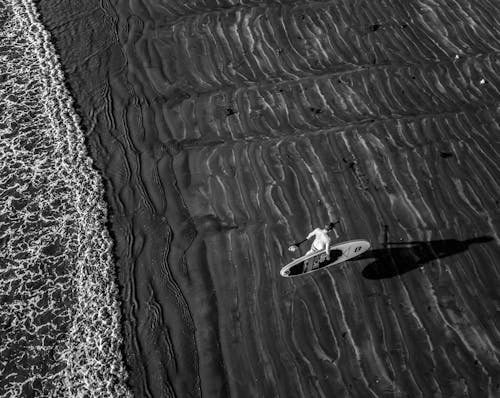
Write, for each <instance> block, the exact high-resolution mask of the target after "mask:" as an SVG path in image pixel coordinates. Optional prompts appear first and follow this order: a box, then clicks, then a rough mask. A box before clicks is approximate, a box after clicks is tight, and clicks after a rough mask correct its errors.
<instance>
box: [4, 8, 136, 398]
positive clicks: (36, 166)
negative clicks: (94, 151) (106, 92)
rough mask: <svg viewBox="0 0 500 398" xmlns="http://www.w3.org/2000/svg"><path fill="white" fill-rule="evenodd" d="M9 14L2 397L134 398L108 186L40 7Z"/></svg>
mask: <svg viewBox="0 0 500 398" xmlns="http://www.w3.org/2000/svg"><path fill="white" fill-rule="evenodd" d="M0 15H1V20H0V24H1V26H0V46H1V47H2V53H1V55H0V57H1V66H0V70H1V73H2V74H1V82H0V98H1V102H0V107H1V111H0V189H1V201H0V244H1V246H0V257H1V259H0V262H1V266H0V335H1V337H0V396H2V397H31V396H54V397H63V396H67V397H83V396H85V397H93V396H95V397H105V396H108V397H117V396H127V395H128V391H127V388H126V387H125V384H124V381H125V377H126V374H125V372H124V368H123V365H122V358H121V353H120V350H119V346H120V344H121V337H120V333H119V330H120V327H119V319H120V316H119V307H118V304H117V301H116V296H117V290H116V286H115V281H114V269H113V262H112V257H111V240H110V237H109V235H108V233H107V232H106V229H105V224H104V222H105V220H106V207H105V204H104V203H103V201H102V199H101V197H102V188H101V185H100V182H99V178H98V176H97V174H96V172H95V171H94V170H93V169H92V165H91V162H90V158H88V157H87V155H86V150H85V147H84V146H83V133H82V131H81V130H80V128H79V120H78V119H77V117H76V115H75V112H74V110H73V108H72V105H71V101H70V97H69V94H68V92H67V90H66V89H65V87H64V81H63V76H62V73H61V71H60V67H59V63H58V61H57V58H56V56H55V53H54V49H53V47H52V45H51V44H50V41H49V36H48V34H47V32H46V31H45V30H44V28H43V27H42V25H41V24H40V23H39V22H38V16H37V13H36V10H35V8H34V6H33V4H32V2H30V1H2V2H0Z"/></svg>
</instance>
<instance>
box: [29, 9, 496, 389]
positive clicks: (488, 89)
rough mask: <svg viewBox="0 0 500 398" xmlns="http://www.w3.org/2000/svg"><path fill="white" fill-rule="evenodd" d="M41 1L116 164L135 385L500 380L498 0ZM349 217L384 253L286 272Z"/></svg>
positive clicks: (108, 178)
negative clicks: (295, 250)
mask: <svg viewBox="0 0 500 398" xmlns="http://www.w3.org/2000/svg"><path fill="white" fill-rule="evenodd" d="M232 3H237V4H236V5H233V4H232ZM39 9H40V12H41V14H42V17H43V21H44V23H45V25H46V27H47V28H48V29H49V31H50V32H51V34H52V35H53V40H54V43H55V45H56V47H57V49H58V51H59V53H60V57H61V63H62V65H63V67H64V70H65V73H66V76H67V81H68V85H69V87H70V89H71V90H72V93H73V95H74V97H75V100H76V105H77V110H78V112H79V113H80V115H81V116H82V118H83V125H84V127H85V129H86V131H87V133H88V145H89V148H90V151H91V154H92V156H93V158H94V159H95V161H96V164H97V166H98V168H99V170H100V171H101V172H102V174H103V176H104V179H105V185H106V188H107V200H108V201H109V208H110V213H111V219H110V229H111V231H112V233H113V236H114V239H115V242H116V250H115V251H116V258H117V267H118V272H119V280H120V284H121V298H122V300H123V303H122V305H123V328H124V334H125V340H126V344H125V356H126V362H127V366H128V369H129V372H130V383H131V386H132V388H133V390H134V391H135V393H136V396H138V397H173V396H175V397H179V398H184V397H201V396H203V397H226V396H231V397H278V396H279V397H286V398H288V397H347V396H351V397H363V398H364V397H418V396H422V397H431V396H435V397H464V396H465V397H495V396H499V395H500V365H499V353H500V351H499V349H500V340H499V337H500V331H499V326H500V325H499V320H500V317H499V308H500V294H499V290H498V287H499V286H500V274H499V268H498V263H499V261H500V240H499V236H498V234H499V232H500V166H499V162H500V142H499V138H498V137H499V133H500V124H499V123H500V108H499V103H500V26H499V24H498V21H499V20H500V6H499V5H498V4H497V3H496V2H495V1H493V0H472V1H469V0H455V1H449V0H420V1H403V0H388V1H383V2H379V1H372V0H360V1H356V2H353V1H351V0H339V1H300V0H297V1H284V0H283V1H270V0H269V1H251V0H248V1H240V2H236V1H233V2H231V1H229V0H227V1H225V0H220V1H215V0H214V1H210V0H206V1H201V0H200V1H195V0H191V1H184V0H178V1H174V0H165V1H162V2H158V1H156V0H155V1H153V0H149V1H145V0H133V1H129V2H126V1H107V0H104V1H102V2H82V1H80V0H78V1H77V0H63V1H58V2H54V1H49V0H40V2H39ZM338 217H339V218H340V220H341V224H340V226H339V227H337V232H336V239H339V240H349V239H356V238H361V239H368V240H370V241H371V242H372V246H373V248H374V251H372V252H371V256H370V255H368V256H365V258H363V259H360V260H359V261H353V262H349V263H347V264H345V265H342V266H339V267H336V268H333V269H330V270H328V271H322V272H318V273H314V274H312V275H311V276H307V277H304V278H295V279H293V280H290V279H285V278H281V277H280V276H279V269H280V268H281V266H283V265H284V264H285V263H287V262H288V261H290V260H291V257H290V256H291V254H290V253H289V252H288V251H287V250H286V249H287V247H288V246H289V245H290V244H291V243H292V242H295V241H299V240H301V239H303V237H304V236H305V235H306V234H307V233H308V232H309V231H310V230H311V229H312V228H313V227H316V226H318V225H322V224H323V223H324V222H325V221H327V220H335V219H336V218H338ZM385 225H387V229H384V226H385ZM475 238H481V239H478V241H475V240H473V239H475ZM390 243H394V244H390Z"/></svg>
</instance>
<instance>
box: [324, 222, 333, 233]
mask: <svg viewBox="0 0 500 398" xmlns="http://www.w3.org/2000/svg"><path fill="white" fill-rule="evenodd" d="M333 227H335V223H333V222H331V223H328V224H325V229H326V230H327V231H328V232H330V231H331V230H332V229H333Z"/></svg>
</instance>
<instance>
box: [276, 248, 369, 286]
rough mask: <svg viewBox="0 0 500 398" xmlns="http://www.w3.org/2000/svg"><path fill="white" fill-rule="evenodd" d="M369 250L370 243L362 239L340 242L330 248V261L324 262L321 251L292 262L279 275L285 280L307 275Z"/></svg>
mask: <svg viewBox="0 0 500 398" xmlns="http://www.w3.org/2000/svg"><path fill="white" fill-rule="evenodd" d="M369 248H370V242H368V241H367V240H363V239H357V240H349V241H347V242H342V243H339V244H336V245H333V246H332V247H330V260H328V261H326V253H325V251H324V250H321V251H319V252H317V253H311V254H309V255H307V256H302V257H299V258H297V259H295V260H293V261H292V262H291V263H288V264H287V265H285V266H284V267H283V268H281V271H280V274H281V276H284V277H285V278H291V277H294V276H299V275H305V274H309V273H311V272H314V271H317V270H319V269H324V268H327V267H330V266H332V265H336V264H340V263H343V262H344V261H347V260H350V259H351V258H354V257H357V256H359V255H360V254H362V253H364V252H366V251H367V250H368V249H369Z"/></svg>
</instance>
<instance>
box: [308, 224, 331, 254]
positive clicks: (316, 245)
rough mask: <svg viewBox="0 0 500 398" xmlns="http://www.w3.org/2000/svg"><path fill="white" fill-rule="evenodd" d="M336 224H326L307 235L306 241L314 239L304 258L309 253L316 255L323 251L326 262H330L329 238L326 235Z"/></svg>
mask: <svg viewBox="0 0 500 398" xmlns="http://www.w3.org/2000/svg"><path fill="white" fill-rule="evenodd" d="M335 224H336V223H332V222H331V223H329V224H326V225H325V227H324V228H316V229H314V230H313V231H312V232H311V233H310V234H309V235H307V238H306V240H307V239H310V238H312V237H313V236H314V237H315V238H314V242H313V243H312V245H311V250H309V251H308V252H307V253H306V256H307V255H308V254H311V253H317V252H320V251H321V250H323V249H324V250H325V254H326V261H328V260H330V242H331V240H332V239H331V238H330V236H328V233H329V232H330V231H331V230H332V229H333V227H334V226H335Z"/></svg>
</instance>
